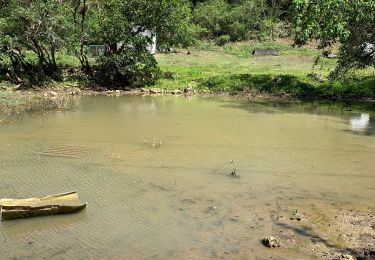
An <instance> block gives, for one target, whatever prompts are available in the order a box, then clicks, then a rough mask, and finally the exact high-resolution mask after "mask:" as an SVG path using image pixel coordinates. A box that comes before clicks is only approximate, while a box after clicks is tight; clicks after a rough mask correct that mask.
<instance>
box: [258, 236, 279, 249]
mask: <svg viewBox="0 0 375 260" xmlns="http://www.w3.org/2000/svg"><path fill="white" fill-rule="evenodd" d="M262 244H263V245H264V246H266V247H269V248H276V247H281V241H280V239H279V238H278V237H265V238H263V240H262Z"/></svg>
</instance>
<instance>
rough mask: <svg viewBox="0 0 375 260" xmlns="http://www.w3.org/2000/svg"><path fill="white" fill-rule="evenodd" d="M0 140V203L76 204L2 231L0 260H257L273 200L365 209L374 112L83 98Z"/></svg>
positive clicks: (374, 156) (374, 142) (284, 253)
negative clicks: (69, 194) (64, 200)
mask: <svg viewBox="0 0 375 260" xmlns="http://www.w3.org/2000/svg"><path fill="white" fill-rule="evenodd" d="M0 143H1V146H0V154H1V157H0V197H16V198H22V197H33V196H40V195H46V194H54V193H62V192H66V191H72V190H75V191H78V193H79V194H80V196H81V200H83V201H87V202H88V207H87V209H86V210H85V211H83V212H81V213H79V214H76V215H68V216H55V217H43V218H35V219H27V220H17V221H10V222H0V251H1V254H2V257H1V258H2V259H4V258H39V259H40V258H47V259H54V258H55V259H86V258H94V259H103V258H106V259H117V258H121V259H144V258H156V259H166V258H171V259H173V258H183V259H192V258H197V259H202V258H218V257H222V258H241V257H242V258H268V257H272V255H273V254H274V253H273V252H270V251H269V250H267V249H266V248H264V247H263V246H262V245H261V243H260V240H261V239H262V238H263V237H264V236H268V235H273V234H274V233H275V232H281V231H280V230H279V227H275V225H274V223H273V221H272V217H271V215H272V212H275V211H278V210H280V207H281V206H280V205H283V202H285V203H286V202H287V203H288V205H293V203H295V204H296V205H297V204H298V205H301V204H303V203H304V201H307V200H311V199H316V200H319V201H324V202H327V203H352V204H362V205H368V206H373V205H375V188H374V181H375V122H374V114H372V112H371V111H361V110H358V111H357V112H355V111H350V110H349V109H347V108H345V109H340V106H339V105H338V106H334V105H320V104H313V103H306V104H305V103H296V104H280V103H267V102H248V101H244V100H242V101H241V100H240V101H239V100H234V99H226V98H199V97H192V98H184V97H150V96H146V97H141V96H124V97H104V96H96V97H82V98H81V99H80V100H79V104H78V105H77V107H75V108H74V109H73V110H72V111H65V112H50V113H46V114H42V113H37V112H36V113H35V112H34V113H32V114H30V115H29V116H27V117H22V118H19V119H17V120H16V121H15V122H13V123H11V124H6V125H5V124H4V125H1V126H0ZM232 161H233V163H231V162H232ZM233 164H234V166H233ZM233 169H234V170H235V172H236V174H235V176H233V175H231V173H232V172H233ZM277 255H278V256H279V257H285V258H288V257H292V256H295V257H299V258H303V257H306V258H309V257H310V256H309V255H306V254H305V253H302V252H300V251H298V250H281V251H278V252H277Z"/></svg>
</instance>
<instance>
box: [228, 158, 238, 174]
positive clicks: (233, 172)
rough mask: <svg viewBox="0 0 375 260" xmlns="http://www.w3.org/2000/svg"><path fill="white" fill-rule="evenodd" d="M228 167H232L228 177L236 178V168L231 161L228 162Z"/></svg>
mask: <svg viewBox="0 0 375 260" xmlns="http://www.w3.org/2000/svg"><path fill="white" fill-rule="evenodd" d="M229 165H232V167H233V168H232V172H231V173H230V175H232V176H238V174H237V169H236V166H235V164H234V161H233V160H232V161H230V162H229Z"/></svg>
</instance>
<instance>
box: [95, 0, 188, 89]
mask: <svg viewBox="0 0 375 260" xmlns="http://www.w3.org/2000/svg"><path fill="white" fill-rule="evenodd" d="M97 16H98V18H97V19H96V20H97V24H96V25H95V26H94V27H95V28H96V31H93V33H94V34H95V35H96V36H93V39H94V38H95V39H96V41H98V42H100V43H103V44H105V45H106V46H108V51H106V52H105V54H104V55H103V56H102V57H100V58H99V59H98V64H97V71H98V74H97V77H98V79H100V81H101V82H103V83H104V82H105V83H106V84H107V85H112V86H115V85H117V86H118V85H122V86H129V85H137V84H145V83H150V82H152V81H153V80H154V79H155V78H156V76H157V74H158V69H157V63H156V60H155V58H154V57H153V56H152V55H151V54H150V53H149V52H147V51H146V45H147V44H149V43H151V42H152V37H153V36H155V35H157V39H158V45H159V46H175V45H178V44H187V43H188V41H189V30H188V26H189V5H188V2H187V1H185V0H147V1H146V0H128V1H122V0H109V1H105V2H103V3H102V4H101V6H100V8H99V9H98V11H97ZM145 31H148V32H150V34H149V35H147V34H145V33H144V32H145Z"/></svg>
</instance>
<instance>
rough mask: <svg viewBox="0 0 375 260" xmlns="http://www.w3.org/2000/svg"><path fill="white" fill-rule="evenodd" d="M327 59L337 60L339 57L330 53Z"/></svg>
mask: <svg viewBox="0 0 375 260" xmlns="http://www.w3.org/2000/svg"><path fill="white" fill-rule="evenodd" d="M327 58H328V59H336V58H337V55H336V54H333V53H330V54H328V55H327Z"/></svg>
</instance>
